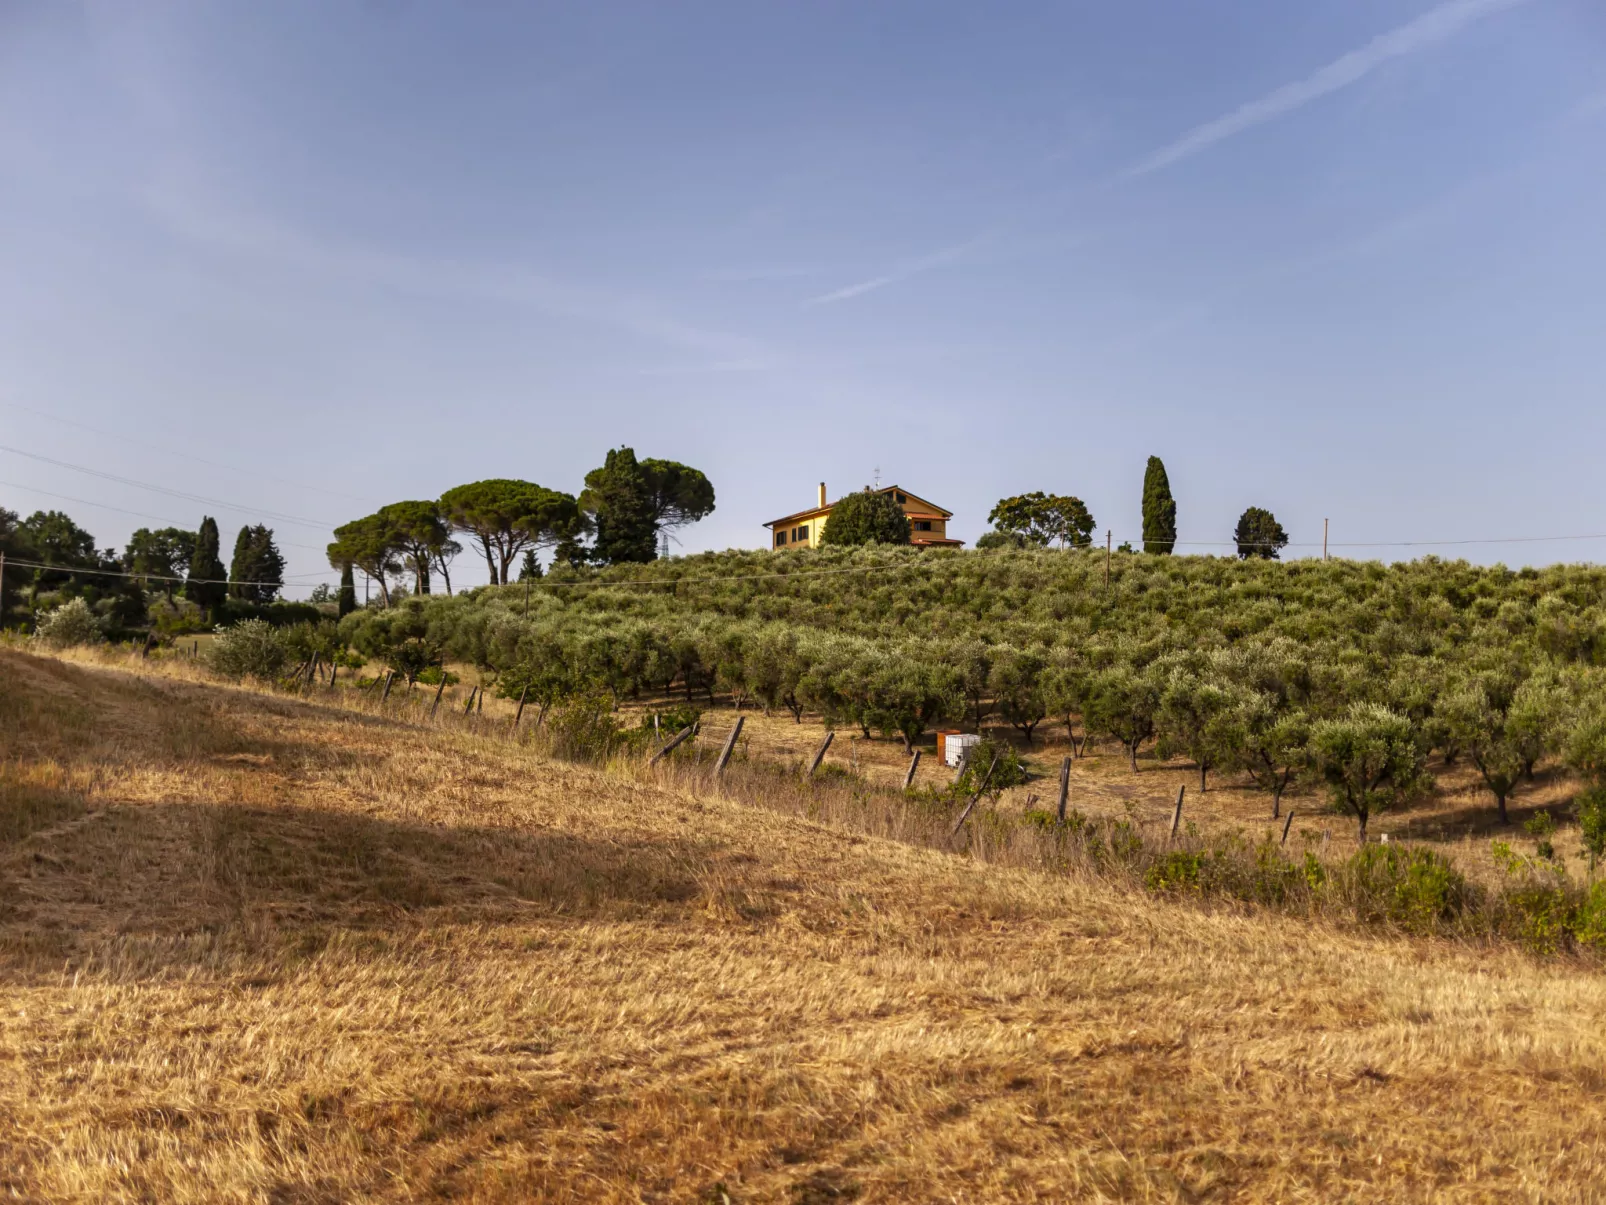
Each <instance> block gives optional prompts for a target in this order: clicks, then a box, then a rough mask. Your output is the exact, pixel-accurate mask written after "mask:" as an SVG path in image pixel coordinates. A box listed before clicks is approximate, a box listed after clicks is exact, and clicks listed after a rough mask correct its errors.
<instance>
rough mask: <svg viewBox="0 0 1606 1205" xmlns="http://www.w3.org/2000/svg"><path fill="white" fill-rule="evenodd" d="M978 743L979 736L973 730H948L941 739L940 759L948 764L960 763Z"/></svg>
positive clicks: (979, 742)
mask: <svg viewBox="0 0 1606 1205" xmlns="http://www.w3.org/2000/svg"><path fill="white" fill-rule="evenodd" d="M979 744H981V737H979V736H977V735H976V734H975V733H974V732H950V733H949V734H948V736H947V739H945V740H944V741H943V745H942V760H943V761H944V762H945V763H946V764H948V765H950V766H957V765H960V764H962V763H963V762H964V760H965V758H966V757H968V756H969V755H970V751H971V750H972V749H974V748H975V747H976V746H977V745H979Z"/></svg>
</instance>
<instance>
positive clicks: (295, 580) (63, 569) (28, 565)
mask: <svg viewBox="0 0 1606 1205" xmlns="http://www.w3.org/2000/svg"><path fill="white" fill-rule="evenodd" d="M13 565H21V566H22V567H23V568H24V569H49V570H52V571H54V572H56V573H65V574H68V575H70V576H75V577H76V576H81V575H85V574H87V575H90V576H94V577H137V578H139V579H140V581H149V582H194V583H195V584H196V585H198V586H261V585H270V584H271V583H268V582H235V581H230V580H229V579H228V578H226V577H224V578H216V577H166V576H164V575H162V574H160V573H129V572H127V571H125V570H122V569H80V568H79V567H77V566H76V565H51V564H49V563H47V562H44V561H19V560H17V559H15V558H13V557H7V558H6V567H7V568H8V569H9V568H10V567H11V566H13ZM322 576H323V575H322V574H321V573H296V574H292V575H291V576H290V577H287V578H285V579H284V580H283V581H282V582H281V583H280V584H281V585H286V584H288V585H292V586H316V585H317V584H318V583H317V582H308V581H302V580H300V579H302V578H308V577H318V578H321V577H322Z"/></svg>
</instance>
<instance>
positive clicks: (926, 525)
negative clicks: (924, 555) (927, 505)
mask: <svg viewBox="0 0 1606 1205" xmlns="http://www.w3.org/2000/svg"><path fill="white" fill-rule="evenodd" d="M915 530H916V531H930V530H931V520H930V519H916V520H915Z"/></svg>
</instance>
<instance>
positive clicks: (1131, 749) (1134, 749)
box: [1126, 741, 1138, 774]
mask: <svg viewBox="0 0 1606 1205" xmlns="http://www.w3.org/2000/svg"><path fill="white" fill-rule="evenodd" d="M1126 755H1127V759H1128V760H1129V761H1131V763H1132V773H1134V774H1136V773H1137V772H1138V745H1137V742H1136V741H1133V742H1132V743H1131V744H1129V745H1128V746H1127V747H1126Z"/></svg>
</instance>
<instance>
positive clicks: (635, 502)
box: [580, 448, 712, 565]
mask: <svg viewBox="0 0 1606 1205" xmlns="http://www.w3.org/2000/svg"><path fill="white" fill-rule="evenodd" d="M709 505H710V506H712V500H710V503H709ZM580 509H581V510H582V511H584V512H585V513H586V515H587V516H588V517H589V518H590V520H591V524H592V527H593V529H594V530H595V532H596V537H595V540H594V542H593V544H592V549H591V555H592V557H593V559H595V560H597V561H598V562H600V563H602V564H604V565H639V564H645V563H646V562H648V561H651V560H653V559H655V558H656V557H657V556H658V499H657V498H656V496H655V493H654V490H653V487H652V484H651V483H650V482H649V480H648V475H647V473H646V472H645V471H643V467H642V465H641V464H640V463H639V462H638V461H637V460H636V453H635V451H634V450H633V449H631V448H613V449H610V450H609V452H608V455H607V459H606V460H605V461H604V462H603V465H602V467H601V468H600V469H592V470H591V471H590V472H589V473H587V474H586V488H585V492H584V493H582V494H581V495H580Z"/></svg>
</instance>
